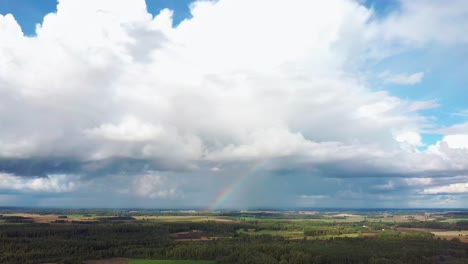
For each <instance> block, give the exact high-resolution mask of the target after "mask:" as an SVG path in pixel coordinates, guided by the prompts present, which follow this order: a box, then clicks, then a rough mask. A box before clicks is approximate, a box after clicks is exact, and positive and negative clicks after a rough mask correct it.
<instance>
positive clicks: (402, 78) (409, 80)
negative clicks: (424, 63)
mask: <svg viewBox="0 0 468 264" xmlns="http://www.w3.org/2000/svg"><path fill="white" fill-rule="evenodd" d="M379 77H380V78H381V79H382V80H383V81H384V82H385V83H394V84H401V85H411V84H417V83H420V82H421V81H422V79H423V77H424V73H423V72H416V73H411V74H395V73H391V72H389V71H384V72H382V73H381V74H379Z"/></svg>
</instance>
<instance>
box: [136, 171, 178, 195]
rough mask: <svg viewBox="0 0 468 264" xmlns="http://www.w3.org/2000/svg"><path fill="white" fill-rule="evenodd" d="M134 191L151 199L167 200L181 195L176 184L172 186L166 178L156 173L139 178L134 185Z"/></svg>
mask: <svg viewBox="0 0 468 264" xmlns="http://www.w3.org/2000/svg"><path fill="white" fill-rule="evenodd" d="M134 191H135V192H136V194H137V195H139V196H141V197H145V198H151V199H155V198H163V199H167V198H174V197H177V196H179V195H180V193H179V192H178V190H177V187H176V186H174V184H171V183H170V182H169V181H168V179H167V178H166V177H164V176H161V175H159V174H156V173H154V172H149V173H148V174H145V175H141V176H137V177H136V179H135V183H134Z"/></svg>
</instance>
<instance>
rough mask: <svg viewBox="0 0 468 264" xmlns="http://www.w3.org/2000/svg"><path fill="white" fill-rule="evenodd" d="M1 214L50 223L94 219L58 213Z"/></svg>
mask: <svg viewBox="0 0 468 264" xmlns="http://www.w3.org/2000/svg"><path fill="white" fill-rule="evenodd" d="M3 216H21V217H27V218H31V219H32V220H33V221H34V222H36V223H50V222H54V221H56V220H64V221H66V222H70V221H95V220H94V219H92V218H80V217H67V218H59V216H60V215H40V214H26V213H20V214H4V215H3Z"/></svg>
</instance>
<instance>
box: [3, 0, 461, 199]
mask: <svg viewBox="0 0 468 264" xmlns="http://www.w3.org/2000/svg"><path fill="white" fill-rule="evenodd" d="M408 2H410V1H408ZM426 2H427V4H428V5H429V7H428V8H427V9H424V10H426V12H420V10H418V12H415V10H416V7H421V6H422V5H423V3H426ZM265 6H268V8H265ZM440 6H441V4H440V3H439V2H437V1H420V0H418V1H414V2H413V1H411V4H410V3H406V2H402V9H401V12H396V13H395V14H393V13H392V14H390V15H389V16H388V18H385V19H376V18H375V14H374V13H373V11H372V10H370V9H368V8H366V7H364V6H362V5H361V4H359V3H358V2H355V1H350V0H331V1H322V2H320V3H318V2H314V1H308V0H294V1H267V0H256V1H252V0H219V1H197V2H195V3H193V4H192V6H191V13H192V16H193V17H192V18H191V19H187V20H184V21H182V22H181V23H180V24H179V25H178V26H177V27H172V12H171V11H170V10H162V11H161V13H160V14H159V15H157V16H155V17H152V16H151V15H150V14H148V12H147V11H146V5H145V1H144V0H134V1H129V0H120V1H114V0H98V1H95V0H80V1H77V0H60V1H59V4H58V6H57V12H56V13H51V14H48V15H47V16H46V17H45V18H44V22H43V23H42V24H41V25H38V27H37V36H34V37H25V36H24V35H23V34H22V32H21V28H20V27H19V25H18V23H17V22H16V21H15V19H14V17H13V16H12V15H6V16H1V15H0V123H1V124H2V129H1V130H0V170H2V171H4V173H5V174H4V175H3V176H2V177H4V178H5V180H3V182H2V188H4V189H13V190H18V189H19V188H16V187H15V186H23V187H24V188H26V189H33V187H32V186H35V185H34V184H33V181H34V180H32V178H28V177H22V176H31V175H33V174H34V170H32V171H30V170H28V171H25V170H22V169H20V167H21V166H20V165H21V164H20V163H23V164H30V165H31V168H37V170H35V171H36V173H37V175H36V176H41V177H42V178H35V180H38V181H39V182H40V183H37V184H39V185H40V186H49V187H37V188H36V190H37V191H50V190H52V191H62V190H66V191H72V190H73V188H71V187H70V186H69V185H66V184H65V187H64V186H63V185H62V183H61V179H62V178H53V177H59V176H47V175H52V174H51V173H57V172H60V173H65V174H66V173H67V172H72V173H73V174H76V175H81V176H82V178H80V179H83V180H84V179H86V181H90V182H93V181H96V182H97V181H103V180H104V179H107V181H109V182H112V180H111V178H112V177H117V176H116V175H120V176H121V175H125V180H121V181H119V183H115V184H119V186H120V185H121V186H126V185H131V186H133V187H134V190H135V191H136V193H137V194H138V196H140V197H148V198H154V199H169V198H171V199H173V198H174V197H179V196H178V195H179V194H180V192H179V186H178V185H177V184H175V183H173V182H172V181H170V180H169V179H170V177H172V176H162V175H165V174H164V173H162V174H159V173H154V172H155V171H158V172H159V171H161V172H170V173H172V174H168V175H174V174H177V175H179V176H178V177H177V178H178V179H179V180H180V178H181V177H182V176H183V178H184V179H186V180H187V181H189V182H192V183H193V182H196V181H199V182H205V183H206V181H204V179H205V178H204V177H208V176H206V175H205V176H204V175H203V173H201V172H206V173H213V174H216V175H217V178H212V180H213V181H212V182H211V184H213V185H216V183H215V182H222V183H225V181H226V178H223V177H227V178H229V177H230V178H229V179H232V178H233V177H234V175H236V174H237V173H238V172H243V171H248V170H249V169H250V166H251V164H257V163H258V162H261V161H266V160H271V161H274V162H273V163H274V164H272V165H270V166H269V167H267V168H264V169H265V170H268V173H271V174H272V175H277V174H281V173H282V172H285V171H287V172H289V173H290V174H294V173H304V172H306V173H310V175H312V176H313V177H315V176H317V175H318V176H328V177H338V178H339V177H341V178H346V177H360V176H363V175H366V176H367V177H368V176H369V175H374V176H375V175H380V176H382V177H385V176H387V177H388V176H392V177H396V176H398V177H403V176H408V177H413V176H414V177H421V176H424V174H428V175H429V176H427V177H433V176H434V177H440V176H443V175H446V174H451V173H452V174H454V173H455V172H456V173H459V172H460V171H463V170H466V169H467V168H468V164H467V163H466V157H468V155H467V154H466V152H462V151H459V149H458V148H459V147H460V146H464V145H463V144H464V143H463V142H464V141H463V140H461V141H460V139H459V138H458V139H456V140H455V139H453V138H452V139H451V138H449V137H450V135H447V136H446V138H444V140H443V141H442V142H439V143H437V144H435V145H433V146H429V148H428V151H418V150H417V148H416V147H418V146H422V145H424V144H423V142H422V139H421V136H420V135H419V131H421V130H422V128H423V127H426V126H428V125H429V123H430V121H431V120H430V119H429V118H426V117H425V116H424V115H423V114H421V111H422V110H425V109H428V108H434V107H436V106H437V105H436V104H435V103H434V102H433V101H410V100H407V99H402V98H399V97H396V96H393V95H391V94H389V93H388V92H385V91H376V90H374V89H373V88H372V87H370V86H369V84H368V83H367V82H366V81H365V80H363V79H362V78H361V74H362V72H361V69H362V68H363V67H365V62H366V60H367V59H371V58H372V59H375V58H378V57H382V56H390V54H396V53H398V52H401V51H402V50H404V49H411V48H415V47H420V46H421V45H426V44H427V43H429V42H431V43H432V42H437V43H442V44H444V45H449V44H452V43H465V42H466V40H465V39H464V37H463V34H458V33H459V32H458V31H456V29H458V28H461V27H460V26H459V25H458V26H456V27H451V25H452V24H448V23H449V22H447V21H446V20H444V19H443V18H444V17H447V16H448V15H454V16H455V17H458V18H460V20H461V21H460V23H461V24H463V23H466V21H465V20H466V19H464V16H463V14H464V13H463V10H465V11H466V10H467V8H465V7H466V5H465V3H464V2H463V1H455V2H453V3H451V4H448V5H445V4H444V7H443V8H439V9H438V8H435V7H440ZM432 7H433V8H432ZM258 10H261V18H259V11H258ZM427 16H430V17H432V18H433V19H428V18H427ZM240 18H241V19H240ZM421 21H424V22H427V21H430V23H431V24H434V27H433V28H438V29H441V30H440V32H441V34H442V35H444V36H445V38H442V37H440V36H436V34H435V33H431V32H433V30H432V29H431V31H427V30H426V29H428V26H427V25H424V27H422V25H421ZM408 25H410V26H408ZM410 29H411V30H410ZM445 29H451V30H452V29H453V30H452V31H454V32H451V31H450V32H447V31H446V30H445ZM409 32H413V33H414V34H409ZM381 39H384V40H385V41H383V42H382V41H381ZM376 53H379V54H380V55H376ZM360 58H363V59H362V60H361V59H360ZM423 76H424V73H423V72H419V73H414V74H409V75H406V74H394V73H390V72H386V73H385V74H384V76H383V78H384V80H385V81H387V82H392V83H398V84H415V83H418V82H420V81H421V80H422V78H423ZM455 141H456V142H457V143H456V145H457V146H458V147H456V146H455V145H454V144H453V142H455ZM462 141H463V142H462ZM12 160H13V161H14V162H13V163H12ZM38 160H39V161H41V162H40V166H39V165H37V164H38V163H37V162H36V161H38ZM54 160H57V161H60V162H58V164H54V163H53V161H54ZM64 160H65V161H67V162H63V161H64ZM11 164H14V166H13V165H11ZM15 164H16V165H15ZM64 164H68V165H66V166H65V165H64ZM221 168H222V169H221ZM26 174H27V175H26ZM120 176H119V177H120ZM312 176H311V177H312ZM60 177H63V178H67V179H72V178H69V176H60ZM283 177H288V173H285V175H284V176H283ZM57 181H58V182H57ZM69 182H70V181H69ZM387 182H388V180H387ZM208 183H210V182H208ZM70 184H71V183H70ZM381 184H385V183H381ZM408 185H411V184H408ZM54 186H55V187H54ZM57 186H58V187H57ZM184 186H185V187H187V185H184ZM217 186H218V185H217ZM382 186H384V185H382ZM395 186H397V185H395ZM398 186H400V185H398ZM220 188H222V186H220ZM387 189H388V188H387ZM129 192H130V191H129ZM291 192H294V190H291ZM342 193H346V191H342ZM352 193H355V192H352ZM126 195H129V194H128V193H127V194H126ZM199 195H201V194H199ZM208 195H212V196H215V195H217V193H216V191H212V193H210V194H208ZM301 195H302V194H301ZM303 195H308V194H303ZM293 197H294V195H293ZM205 199H209V198H205Z"/></svg>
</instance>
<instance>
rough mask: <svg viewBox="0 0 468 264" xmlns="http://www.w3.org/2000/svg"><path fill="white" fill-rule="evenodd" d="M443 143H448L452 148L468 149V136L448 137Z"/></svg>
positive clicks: (445, 137) (456, 135)
mask: <svg viewBox="0 0 468 264" xmlns="http://www.w3.org/2000/svg"><path fill="white" fill-rule="evenodd" d="M443 141H444V142H446V143H447V145H448V146H449V147H450V148H456V149H459V148H461V149H468V134H455V135H446V136H444V138H443Z"/></svg>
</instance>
